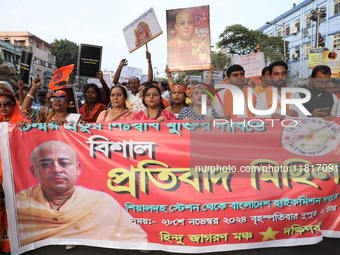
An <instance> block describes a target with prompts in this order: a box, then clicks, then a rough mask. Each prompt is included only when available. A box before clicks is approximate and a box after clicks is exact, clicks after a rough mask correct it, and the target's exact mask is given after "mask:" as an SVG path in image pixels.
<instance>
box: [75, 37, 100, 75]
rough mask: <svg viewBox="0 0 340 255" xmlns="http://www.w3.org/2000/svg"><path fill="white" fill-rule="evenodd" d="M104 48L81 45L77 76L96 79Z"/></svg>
mask: <svg viewBox="0 0 340 255" xmlns="http://www.w3.org/2000/svg"><path fill="white" fill-rule="evenodd" d="M102 49H103V47H102V46H97V45H89V44H83V43H81V44H79V51H78V66H77V75H78V76H85V77H96V73H97V72H98V71H99V70H100V66H101V61H102Z"/></svg>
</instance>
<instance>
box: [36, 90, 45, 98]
mask: <svg viewBox="0 0 340 255" xmlns="http://www.w3.org/2000/svg"><path fill="white" fill-rule="evenodd" d="M46 94H47V93H46V91H40V92H39V93H38V97H46Z"/></svg>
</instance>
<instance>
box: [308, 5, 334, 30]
mask: <svg viewBox="0 0 340 255" xmlns="http://www.w3.org/2000/svg"><path fill="white" fill-rule="evenodd" d="M339 1H340V0H339ZM311 25H312V14H310V13H308V14H307V15H306V27H310V26H311Z"/></svg>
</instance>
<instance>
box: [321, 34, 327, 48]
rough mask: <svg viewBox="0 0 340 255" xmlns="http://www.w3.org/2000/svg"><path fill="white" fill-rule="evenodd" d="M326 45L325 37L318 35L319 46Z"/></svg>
mask: <svg viewBox="0 0 340 255" xmlns="http://www.w3.org/2000/svg"><path fill="white" fill-rule="evenodd" d="M325 45H326V37H322V36H321V37H319V47H325Z"/></svg>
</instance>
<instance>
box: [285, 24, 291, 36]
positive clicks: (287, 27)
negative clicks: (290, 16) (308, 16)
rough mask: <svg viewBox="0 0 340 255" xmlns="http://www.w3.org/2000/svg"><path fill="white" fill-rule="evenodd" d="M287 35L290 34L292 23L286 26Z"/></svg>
mask: <svg viewBox="0 0 340 255" xmlns="http://www.w3.org/2000/svg"><path fill="white" fill-rule="evenodd" d="M285 32H286V33H285V36H287V35H290V25H289V24H287V25H286V26H285Z"/></svg>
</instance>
